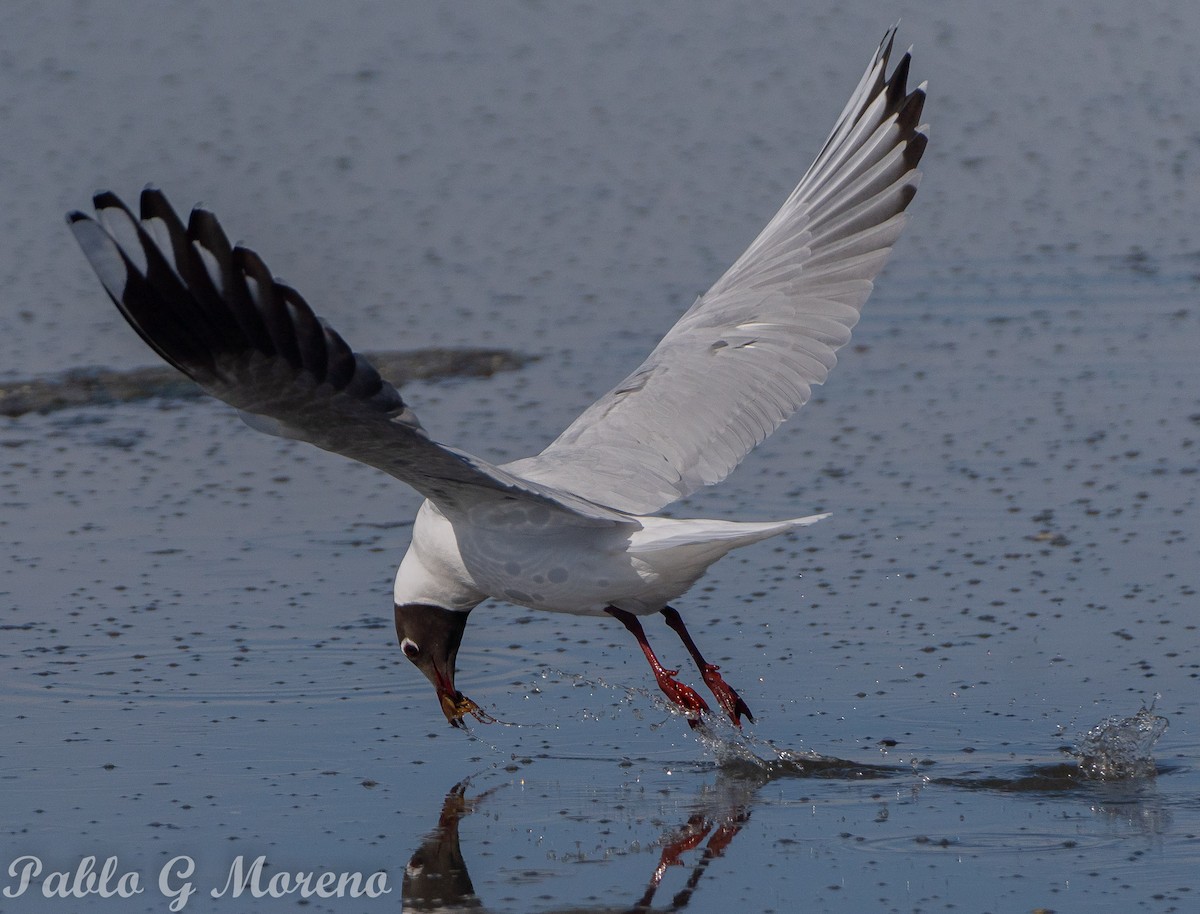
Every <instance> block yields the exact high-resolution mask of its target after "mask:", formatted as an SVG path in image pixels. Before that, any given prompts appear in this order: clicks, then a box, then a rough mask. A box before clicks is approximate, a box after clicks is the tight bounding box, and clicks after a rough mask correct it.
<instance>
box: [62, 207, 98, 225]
mask: <svg viewBox="0 0 1200 914" xmlns="http://www.w3.org/2000/svg"><path fill="white" fill-rule="evenodd" d="M91 218H92V217H91V216H89V215H88V214H87V213H81V212H80V211H79V210H77V209H73V210H71V211H70V212H69V213H67V225H74V224H75V223H76V222H82V221H84V220H85V219H91Z"/></svg>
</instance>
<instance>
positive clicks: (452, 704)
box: [430, 666, 496, 730]
mask: <svg viewBox="0 0 1200 914" xmlns="http://www.w3.org/2000/svg"><path fill="white" fill-rule="evenodd" d="M430 678H431V679H432V680H433V684H434V686H435V687H436V688H437V697H438V703H439V704H440V705H441V706H442V713H443V714H445V715H446V720H447V721H449V723H450V726H452V727H457V728H458V729H460V730H465V729H466V725H465V724H464V723H463V718H464V717H466V716H467V715H468V714H470V715H471V716H472V717H474V718H475V719H476V720H477V721H479V722H480V723H483V724H494V723H495V722H496V718H494V717H492V716H491V715H490V714H488V713H487V712H486V711H484V710H483V708H481V707H479V705H477V704H475V702H473V701H471V699H469V698H467V696H466V695H464V694H463V693H462V692H460V691H458V689H456V688H454V675H453V673H452V672H451V673H450V674H447V673H445V672H444V671H442V670H441V669H439V668H438V667H437V666H434V668H433V676H431V677H430Z"/></svg>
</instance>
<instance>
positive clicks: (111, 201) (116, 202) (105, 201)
mask: <svg viewBox="0 0 1200 914" xmlns="http://www.w3.org/2000/svg"><path fill="white" fill-rule="evenodd" d="M92 204H93V205H94V206H95V207H96V209H97V210H101V209H108V208H110V207H113V206H115V207H117V208H118V209H125V210H127V209H128V207H126V206H125V201H124V200H122V199H121V198H120V197H118V196H117V195H116V194H114V193H113V192H112V191H111V190H98V191H96V193H94V194H93V195H92Z"/></svg>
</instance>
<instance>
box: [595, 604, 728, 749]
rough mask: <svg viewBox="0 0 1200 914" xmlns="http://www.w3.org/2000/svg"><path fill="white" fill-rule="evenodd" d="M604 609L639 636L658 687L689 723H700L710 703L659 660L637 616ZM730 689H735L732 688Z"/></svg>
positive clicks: (612, 607)
mask: <svg viewBox="0 0 1200 914" xmlns="http://www.w3.org/2000/svg"><path fill="white" fill-rule="evenodd" d="M604 611H605V612H606V613H608V614H609V615H610V616H612V617H613V618H614V619H617V620H618V621H619V622H620V623H621V624H622V625H624V626H625V627H626V628H627V629H629V630H630V631H631V632H633V637H635V638H637V642H638V646H639V647H641V649H642V653H643V654H645V655H646V660H647V661H649V663H650V669H651V670H652V671H653V672H654V678H655V679H656V680H657V681H658V687H659V688H660V689H662V690H663V694H664V695H666V696H667V698H669V699H671V701H672V702H674V703H675V704H676V705H678V706H679V707H681V708H683V710H684V711H685V712H686V713H687V718H688V724H690V725H691V726H692V728H693V729H694V728H695V727H696V726H697V725H698V721H699V715H700V712H701V711H707V710H708V703H707V702H706V701H705V700H704V699H703V698H701V697H700V694H699V693H698V692H697V691H696V690H695V689H693V688H692V687H691V686H689V685H684V684H683V683H682V682H676V681H675V679H674V678H673V677H674V676H675V674H676V673H678V672H679V670H668V669H666V668H665V667H664V666H663V665H662V664H661V663H659V662H658V657H656V656H655V654H654V650H653V648H651V647H650V642H649V641H647V640H646V632H645V630H644V629H643V628H642V623H641V622H639V621H638V620H637V616H635V615H634V614H633V613H631V612H626V611H625V610H623V609H617V608H616V607H615V606H609V607H608V608H607V609H605V610H604ZM718 678H720V677H718ZM730 691H733V690H732V689H730Z"/></svg>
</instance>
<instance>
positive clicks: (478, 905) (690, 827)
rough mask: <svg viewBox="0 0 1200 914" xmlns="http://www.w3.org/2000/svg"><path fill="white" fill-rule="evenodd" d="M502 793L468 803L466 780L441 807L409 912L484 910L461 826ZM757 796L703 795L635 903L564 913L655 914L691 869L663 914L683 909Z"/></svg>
mask: <svg viewBox="0 0 1200 914" xmlns="http://www.w3.org/2000/svg"><path fill="white" fill-rule="evenodd" d="M498 789H499V788H498V787H494V788H492V789H491V790H488V791H485V792H483V793H481V794H479V795H478V796H476V797H475V798H473V799H468V798H467V795H466V791H467V781H460V782H459V783H457V784H455V785H454V786H453V787H451V788H450V791H449V792H448V793H447V794H446V799H445V800H444V801H443V803H442V811H441V814H440V815H439V816H438V824H437V827H436V828H434V829H433V831H431V832H430V833H429V835H428V836H427V837H426V839H425V842H424V843H423V844H422V845H421V846H420V847H419V848H417V852H416V853H415V854H413V855H412V858H411V859H410V860H409V862H408V866H407V867H405V870H404V880H403V884H402V889H401V900H402V903H403V910H404V911H405V912H410V911H411V912H418V911H440V912H445V914H453V912H456V911H482V910H484V907H483V902H482V901H481V900H480V898H479V896H478V895H476V894H475V886H474V885H473V884H472V882H471V876H470V874H469V873H468V872H467V864H466V861H465V860H464V859H463V854H462V848H461V847H460V846H459V838H458V825H459V822H460V821H462V819H463V817H464V816H467V815H469V814H470V813H471V812H473V811H474V809H475V807H476V805H477V804H478V803H479V802H480V801H482V800H483V799H485V798H486V797H487V796H488V795H489V794H491V793H493V792H494V791H495V790H498ZM753 792H754V790H753V788H750V787H747V789H746V790H740V789H739V790H734V791H726V790H718V791H712V792H705V793H703V794H702V795H701V797H700V801H701V808H700V809H699V810H697V811H696V812H694V813H693V814H692V815H691V816H689V817H688V819H687V821H686V822H684V823H683V824H682V825H679V826H678V827H676V828H673V829H670V830H669V831H667V832H666V833H665V834H664V835H663V837H662V840H661V841H660V843H661V845H662V852H661V853H660V854H659V859H658V864H657V865H656V866H655V867H654V870H653V872H652V873H651V874H650V877H649V879H648V881H647V883H646V888H645V890H644V891H643V892H642V895H641V897H640V898H639V899H637V900H636V901H631V902H630V903H629V904H625V905H605V906H603V907H570V908H562V909H560V910H561V912H562V914H566V912H568V911H569V912H571V914H645V912H649V911H650V910H651V907H652V905H653V904H654V898H655V895H656V894H657V893H658V889H659V886H660V885H661V884H662V880H663V877H664V876H665V875H666V874H667V871H668V870H670V869H671V868H672V867H675V866H688V865H690V866H691V872H690V873H689V874H688V878H687V882H686V884H685V885H684V887H683V888H682V889H680V890H679V891H678V892H676V893H675V895H674V896H673V897H672V898H671V900H670V902H669V903H667V904H666V905H665V906H664V907H663V908H662V909H661V910H666V911H682V910H684V909H685V908H686V907H687V906H688V904H689V903H690V901H691V899H692V895H693V893H695V891H696V887H697V886H698V885H699V883H700V880H701V879H702V878H703V876H704V873H705V871H706V870H707V868H708V865H709V864H710V863H712V861H713V860H715V859H716V858H718V857H720V856H721V855H722V854H723V853H724V852H725V849H726V848H727V847H728V846H729V843H730V842H731V841H732V840H733V839H734V838H735V837H736V836H737V833H738V832H739V831H741V829H742V826H744V825H745V824H746V822H747V821H748V820H749V819H750V809H749V801H750V799H751V797H752V795H753ZM696 850H699V856H698V859H695V860H694V861H692V862H691V863H690V864H689V862H688V861H687V860H686V859H685V858H686V857H687V855H689V854H690V853H691V852H693V851H696Z"/></svg>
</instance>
